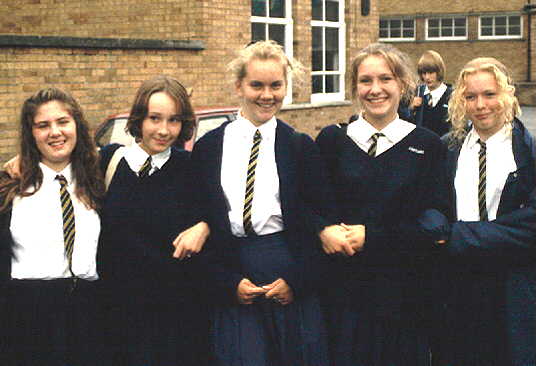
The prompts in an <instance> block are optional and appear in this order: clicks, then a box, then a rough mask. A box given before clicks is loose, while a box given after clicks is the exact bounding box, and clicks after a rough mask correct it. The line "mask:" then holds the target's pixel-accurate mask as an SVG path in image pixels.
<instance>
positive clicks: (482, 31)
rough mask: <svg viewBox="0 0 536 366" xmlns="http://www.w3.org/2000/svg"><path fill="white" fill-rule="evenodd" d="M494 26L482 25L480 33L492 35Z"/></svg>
mask: <svg viewBox="0 0 536 366" xmlns="http://www.w3.org/2000/svg"><path fill="white" fill-rule="evenodd" d="M491 30H492V28H491V27H485V28H484V27H482V29H481V30H480V33H481V34H482V35H483V36H492V35H493V33H492V31H491Z"/></svg>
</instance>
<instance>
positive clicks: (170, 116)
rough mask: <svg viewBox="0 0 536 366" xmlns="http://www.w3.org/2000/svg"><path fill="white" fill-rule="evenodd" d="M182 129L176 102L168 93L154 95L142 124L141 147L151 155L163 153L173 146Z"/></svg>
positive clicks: (150, 99)
mask: <svg viewBox="0 0 536 366" xmlns="http://www.w3.org/2000/svg"><path fill="white" fill-rule="evenodd" d="M181 128H182V120H181V111H180V110H179V108H178V106H177V104H176V103H175V101H174V100H173V99H172V98H171V97H170V96H169V95H168V94H167V93H164V92H158V93H154V94H153V95H151V97H150V98H149V103H148V105H147V116H146V117H145V119H144V120H143V121H142V124H141V134H142V137H141V141H140V142H139V145H140V147H141V148H142V149H143V150H145V152H147V153H148V154H149V155H155V154H158V153H161V152H163V151H165V150H166V149H167V148H168V147H170V146H171V145H173V143H174V142H175V140H177V137H178V136H179V134H180V132H181Z"/></svg>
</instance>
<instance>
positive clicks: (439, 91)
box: [424, 83, 447, 107]
mask: <svg viewBox="0 0 536 366" xmlns="http://www.w3.org/2000/svg"><path fill="white" fill-rule="evenodd" d="M446 91H447V85H445V83H441V84H440V85H439V86H438V87H437V88H435V89H434V90H430V89H428V85H427V86H426V88H424V95H426V94H430V97H431V98H432V107H435V106H436V105H437V102H439V99H441V97H442V96H443V94H444V93H445V92H446Z"/></svg>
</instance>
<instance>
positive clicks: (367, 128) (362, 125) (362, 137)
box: [347, 113, 415, 144]
mask: <svg viewBox="0 0 536 366" xmlns="http://www.w3.org/2000/svg"><path fill="white" fill-rule="evenodd" d="M414 129H415V125H414V124H412V123H409V122H406V121H404V120H402V119H400V118H399V117H398V114H397V115H396V118H395V119H394V120H392V121H391V122H389V123H388V124H387V125H386V126H385V127H384V128H383V129H382V130H381V131H379V130H377V129H376V128H375V127H373V126H372V125H371V124H370V123H369V122H368V121H367V120H365V119H364V118H363V114H362V113H360V114H359V118H358V120H357V121H355V122H352V123H350V124H349V125H348V130H347V134H348V136H350V137H352V139H354V140H355V141H358V142H359V143H362V144H366V143H367V142H369V141H370V138H371V137H372V135H374V134H375V133H378V132H381V133H382V134H383V135H384V136H385V137H386V138H387V139H388V140H389V142H390V143H392V144H396V143H397V142H398V141H400V140H402V139H403V138H404V137H406V136H407V135H408V133H410V132H411V131H412V130H414Z"/></svg>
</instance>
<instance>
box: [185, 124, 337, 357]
mask: <svg viewBox="0 0 536 366" xmlns="http://www.w3.org/2000/svg"><path fill="white" fill-rule="evenodd" d="M256 130H259V131H260V133H261V136H262V141H261V142H260V147H259V157H258V161H257V167H256V169H255V180H254V181H255V183H254V195H253V203H252V216H251V221H252V227H253V230H254V233H253V234H252V233H249V234H246V232H245V229H244V224H243V215H242V214H243V212H242V211H243V207H244V197H245V194H244V193H245V187H246V171H247V166H248V160H249V158H250V151H249V150H250V149H251V146H252V141H253V136H254V135H255V133H256ZM192 165H193V167H194V169H195V174H194V176H195V177H196V181H197V182H198V185H199V189H198V192H199V196H198V207H202V208H203V210H202V212H200V215H201V216H202V219H203V220H205V221H206V222H208V223H209V225H210V229H211V235H210V240H209V242H208V243H207V244H206V245H205V250H204V252H203V253H202V256H203V258H204V261H205V265H204V267H203V268H204V271H206V274H207V290H208V291H209V292H210V294H211V298H212V300H213V304H214V307H213V323H212V336H211V339H212V345H213V349H214V352H215V355H216V362H215V364H216V365H225V366H231V365H233V366H234V365H244V366H246V365H247V366H249V365H251V366H260V365H266V366H271V365H273V366H276V365H289V366H290V365H327V364H328V360H327V350H326V343H325V332H324V325H323V319H322V316H321V313H320V307H319V303H318V299H317V297H316V295H315V291H314V290H315V287H316V286H317V284H318V283H317V282H316V281H317V279H318V276H319V275H321V264H320V262H319V261H318V259H319V258H320V251H321V246H320V244H319V241H318V238H317V234H318V233H319V232H320V231H321V230H322V229H323V228H324V227H325V226H327V225H329V224H331V223H332V222H331V221H330V220H329V210H330V204H329V195H328V193H327V191H326V190H325V188H326V185H325V184H324V183H323V182H324V179H325V176H324V174H323V169H322V165H321V162H320V160H319V156H318V152H317V150H316V148H315V145H314V143H313V141H312V140H311V139H310V138H308V137H307V136H306V135H303V134H298V133H296V132H294V130H293V129H292V128H291V127H290V126H288V125H287V124H285V123H284V122H282V121H279V120H276V119H275V118H272V119H271V120H269V121H267V122H266V123H264V124H263V125H262V126H260V127H255V126H254V125H253V124H252V123H251V122H250V121H248V120H246V119H245V118H243V117H239V118H238V119H237V120H236V121H234V122H231V123H229V124H224V125H222V126H221V127H219V128H218V129H216V130H213V131H211V132H209V133H208V134H206V135H205V136H203V138H201V139H200V140H199V141H198V142H197V143H196V145H195V147H194V151H193V153H192ZM233 186H235V189H233V188H232V187H233ZM243 278H248V279H250V280H251V281H252V282H253V283H254V284H256V285H257V286H263V285H267V284H269V283H272V282H273V281H275V280H276V279H278V278H283V279H284V280H285V281H286V282H287V284H288V285H289V286H290V287H291V289H292V291H293V293H294V302H293V303H291V304H289V305H286V306H282V305H280V304H278V303H276V302H275V301H273V300H269V299H266V298H263V297H262V296H261V297H259V298H257V299H256V300H255V301H254V303H253V304H251V305H240V304H239V303H238V301H237V295H236V290H237V287H238V284H239V282H240V281H241V280H242V279H243Z"/></svg>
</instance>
